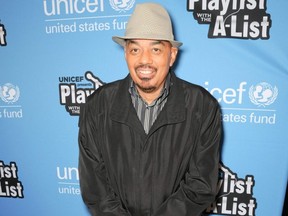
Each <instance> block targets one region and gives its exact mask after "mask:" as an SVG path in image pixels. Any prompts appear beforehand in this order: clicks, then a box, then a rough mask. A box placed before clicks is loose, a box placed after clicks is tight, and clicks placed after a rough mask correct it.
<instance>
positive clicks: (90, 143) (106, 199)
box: [78, 106, 130, 216]
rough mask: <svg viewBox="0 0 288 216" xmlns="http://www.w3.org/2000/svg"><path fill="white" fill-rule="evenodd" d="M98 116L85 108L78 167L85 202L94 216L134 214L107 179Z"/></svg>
mask: <svg viewBox="0 0 288 216" xmlns="http://www.w3.org/2000/svg"><path fill="white" fill-rule="evenodd" d="M95 115H97V113H94V112H93V115H92V112H91V111H89V107H87V106H83V107H81V116H80V119H79V136H78V142H79V164H78V168H79V179H80V189H81V195H82V198H83V201H84V202H85V204H86V206H87V207H88V209H89V211H90V213H91V215H93V216H94V215H97V216H113V215H115V216H116V215H117V216H130V213H129V212H128V210H126V209H125V208H123V206H122V203H121V200H120V199H119V197H118V196H117V195H116V193H115V192H114V191H113V190H112V188H111V186H110V183H109V180H108V178H107V172H106V167H105V164H104V162H103V160H102V157H101V153H100V151H99V147H98V143H97V137H96V131H97V127H96V124H95V119H96V117H95Z"/></svg>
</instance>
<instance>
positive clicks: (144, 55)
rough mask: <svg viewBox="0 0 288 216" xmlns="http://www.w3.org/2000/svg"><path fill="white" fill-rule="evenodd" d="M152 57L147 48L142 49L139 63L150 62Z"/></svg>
mask: <svg viewBox="0 0 288 216" xmlns="http://www.w3.org/2000/svg"><path fill="white" fill-rule="evenodd" d="M152 62H153V58H152V54H151V52H150V51H149V50H143V52H142V53H141V56H140V63H141V64H152Z"/></svg>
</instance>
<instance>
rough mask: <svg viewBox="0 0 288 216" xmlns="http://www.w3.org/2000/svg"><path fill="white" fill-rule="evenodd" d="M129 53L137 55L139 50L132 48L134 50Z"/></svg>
mask: <svg viewBox="0 0 288 216" xmlns="http://www.w3.org/2000/svg"><path fill="white" fill-rule="evenodd" d="M130 52H131V53H138V52H139V49H136V48H134V49H131V51H130Z"/></svg>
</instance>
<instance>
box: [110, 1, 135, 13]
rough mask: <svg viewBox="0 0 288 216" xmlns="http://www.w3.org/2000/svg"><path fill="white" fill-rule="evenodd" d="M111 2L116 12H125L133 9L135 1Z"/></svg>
mask: <svg viewBox="0 0 288 216" xmlns="http://www.w3.org/2000/svg"><path fill="white" fill-rule="evenodd" d="M109 2H110V5H111V7H112V8H113V9H114V10H115V11H119V12H125V11H128V10H130V9H131V8H132V7H133V5H134V3H135V0H109Z"/></svg>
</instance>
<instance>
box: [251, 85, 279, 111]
mask: <svg viewBox="0 0 288 216" xmlns="http://www.w3.org/2000/svg"><path fill="white" fill-rule="evenodd" d="M277 95H278V89H277V87H276V86H275V87H274V88H273V87H272V86H271V85H270V84H269V83H266V82H261V83H258V84H257V85H256V86H253V85H252V86H251V87H250V89H249V98H250V100H251V102H252V103H253V104H255V105H257V106H259V107H260V106H262V107H265V106H268V105H270V104H272V103H274V101H275V100H276V98H277Z"/></svg>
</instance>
